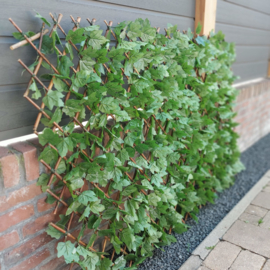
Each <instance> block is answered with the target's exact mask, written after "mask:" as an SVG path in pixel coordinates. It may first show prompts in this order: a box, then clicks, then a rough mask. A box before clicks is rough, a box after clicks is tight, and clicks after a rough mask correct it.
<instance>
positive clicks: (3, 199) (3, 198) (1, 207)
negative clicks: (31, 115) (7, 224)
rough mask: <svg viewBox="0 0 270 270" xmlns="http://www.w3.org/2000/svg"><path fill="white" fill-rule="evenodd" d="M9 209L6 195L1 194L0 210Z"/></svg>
mask: <svg viewBox="0 0 270 270" xmlns="http://www.w3.org/2000/svg"><path fill="white" fill-rule="evenodd" d="M7 209H9V205H8V204H7V197H6V196H1V197H0V212H4V211H6V210H7Z"/></svg>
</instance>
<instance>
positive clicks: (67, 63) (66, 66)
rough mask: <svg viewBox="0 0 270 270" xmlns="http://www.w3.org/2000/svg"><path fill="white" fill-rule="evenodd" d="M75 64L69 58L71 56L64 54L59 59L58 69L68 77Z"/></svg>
mask: <svg viewBox="0 0 270 270" xmlns="http://www.w3.org/2000/svg"><path fill="white" fill-rule="evenodd" d="M73 66H74V64H73V63H72V61H71V60H70V59H69V57H68V56H66V55H64V56H62V57H61V59H60V60H59V61H58V64H57V70H58V71H59V73H60V74H61V75H63V76H66V77H68V76H69V72H70V67H73Z"/></svg>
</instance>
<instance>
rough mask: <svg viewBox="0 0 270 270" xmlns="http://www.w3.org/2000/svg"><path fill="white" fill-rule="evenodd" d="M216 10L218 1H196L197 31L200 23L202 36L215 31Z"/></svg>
mask: <svg viewBox="0 0 270 270" xmlns="http://www.w3.org/2000/svg"><path fill="white" fill-rule="evenodd" d="M216 9H217V0H196V9H195V30H196V27H197V26H198V24H199V23H200V24H201V25H202V29H201V32H200V34H201V35H209V33H210V32H211V31H212V30H213V31H215V23H216ZM195 30H194V31H195Z"/></svg>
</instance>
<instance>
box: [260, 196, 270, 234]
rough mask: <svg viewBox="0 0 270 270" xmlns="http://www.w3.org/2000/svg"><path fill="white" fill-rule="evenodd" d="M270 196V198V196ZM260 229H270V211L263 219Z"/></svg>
mask: <svg viewBox="0 0 270 270" xmlns="http://www.w3.org/2000/svg"><path fill="white" fill-rule="evenodd" d="M269 196H270V194H269ZM260 227H261V228H265V229H270V211H269V212H268V213H267V214H266V216H265V217H264V218H263V219H262V223H261V224H260Z"/></svg>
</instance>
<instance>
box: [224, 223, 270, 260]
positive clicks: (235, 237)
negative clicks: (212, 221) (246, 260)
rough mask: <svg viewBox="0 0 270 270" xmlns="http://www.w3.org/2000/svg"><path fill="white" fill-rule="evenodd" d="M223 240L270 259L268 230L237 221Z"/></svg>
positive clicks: (269, 232) (269, 233)
mask: <svg viewBox="0 0 270 270" xmlns="http://www.w3.org/2000/svg"><path fill="white" fill-rule="evenodd" d="M223 239H224V240H226V241H228V242H230V243H233V244H235V245H237V246H240V247H242V248H244V249H247V250H250V251H252V252H254V253H257V254H260V255H262V256H265V257H267V258H270V230H268V229H265V228H261V227H259V226H254V225H252V224H249V223H245V222H243V221H240V220H237V221H236V222H235V223H234V224H233V226H232V227H231V228H230V229H229V230H228V232H227V233H226V234H225V235H224V237H223Z"/></svg>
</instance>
